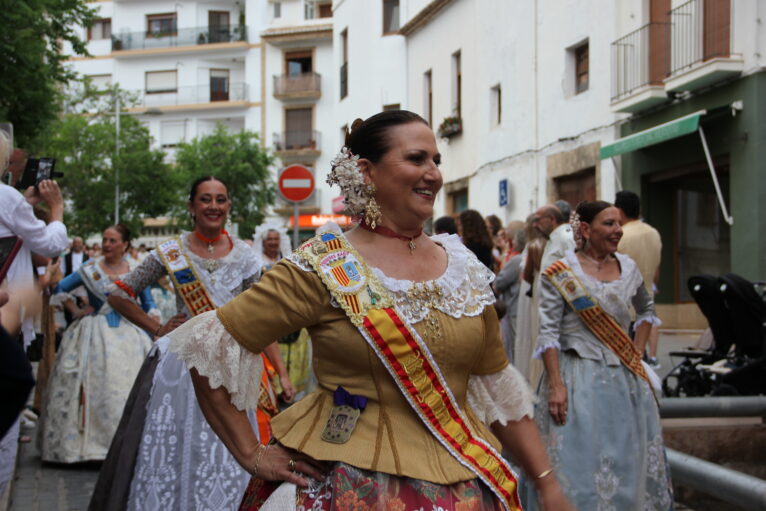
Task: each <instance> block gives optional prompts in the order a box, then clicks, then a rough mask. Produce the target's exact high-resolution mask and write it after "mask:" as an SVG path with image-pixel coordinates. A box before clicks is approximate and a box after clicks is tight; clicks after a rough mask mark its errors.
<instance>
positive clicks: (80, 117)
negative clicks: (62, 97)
mask: <svg viewBox="0 0 766 511" xmlns="http://www.w3.org/2000/svg"><path fill="white" fill-rule="evenodd" d="M118 96H120V97H121V100H122V104H126V105H127V104H130V101H131V98H130V97H129V96H128V95H127V94H126V93H125V92H124V91H120V90H119V89H117V88H116V87H114V88H113V89H112V90H110V91H106V92H104V91H94V90H93V89H92V88H91V87H90V86H89V84H87V83H86V84H85V87H84V88H83V89H82V90H81V91H78V92H75V93H73V94H72V95H71V96H70V97H69V98H68V99H69V104H68V107H67V110H68V111H67V112H66V113H65V114H63V115H62V116H61V118H60V119H58V120H56V121H55V122H54V123H53V124H52V125H51V129H50V135H49V136H48V137H46V143H45V153H44V154H45V155H46V156H52V157H54V158H56V159H57V163H56V170H58V171H61V172H63V173H64V177H62V178H61V179H59V182H60V184H61V187H62V191H63V193H64V197H65V199H66V200H67V208H66V223H67V225H68V226H71V230H72V232H77V233H79V234H82V235H90V234H97V233H100V232H101V230H102V229H103V228H104V227H106V226H107V225H110V224H112V223H114V199H115V197H114V196H115V172H114V171H115V168H116V169H117V170H119V184H120V192H121V193H120V222H121V223H123V224H126V225H127V226H128V227H129V228H130V229H131V231H132V232H133V233H135V234H138V233H139V232H140V229H141V226H142V223H143V221H142V220H143V218H145V217H155V216H161V215H164V214H167V213H168V212H169V211H170V210H171V209H172V206H173V204H175V203H177V202H178V201H179V197H180V196H181V194H182V192H181V190H182V187H181V182H183V181H185V180H184V179H182V178H181V177H180V176H179V175H178V173H177V172H175V171H174V170H173V169H172V168H171V167H170V166H169V165H167V164H165V163H164V162H163V158H164V153H163V152H162V151H160V150H153V149H151V136H150V135H149V131H148V129H147V128H146V127H145V126H144V125H143V124H141V122H140V121H138V120H137V119H135V118H134V117H132V116H131V115H127V114H125V113H123V114H122V115H121V116H120V146H119V155H118V156H116V157H115V146H116V129H115V128H116V127H115V115H114V108H113V105H114V101H115V98H116V97H118Z"/></svg>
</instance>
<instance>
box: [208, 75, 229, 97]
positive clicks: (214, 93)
mask: <svg viewBox="0 0 766 511" xmlns="http://www.w3.org/2000/svg"><path fill="white" fill-rule="evenodd" d="M210 101H211V102H212V101H229V70H228V69H211V70H210Z"/></svg>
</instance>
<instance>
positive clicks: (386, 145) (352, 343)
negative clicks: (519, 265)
mask: <svg viewBox="0 0 766 511" xmlns="http://www.w3.org/2000/svg"><path fill="white" fill-rule="evenodd" d="M346 146H347V148H348V149H346V148H344V150H343V151H342V152H341V154H339V155H338V157H337V158H336V159H335V160H334V162H333V171H332V172H331V178H330V180H331V182H334V183H339V184H340V186H341V192H342V193H343V195H344V196H345V198H346V201H347V205H348V206H349V207H350V208H351V209H352V211H354V212H355V213H357V214H360V215H361V216H362V217H363V221H362V223H361V224H360V226H359V227H357V228H355V229H354V230H352V231H350V232H349V233H347V234H345V235H344V234H343V233H341V232H340V230H339V229H338V228H337V226H334V227H333V226H330V227H329V228H328V229H327V230H326V231H325V232H322V233H321V234H319V235H318V236H316V237H315V238H312V240H310V241H309V242H307V243H305V244H304V245H302V246H301V247H300V248H299V249H298V250H296V252H294V253H293V255H291V256H290V257H289V258H287V259H283V260H282V261H280V262H278V263H277V264H276V265H275V266H274V268H272V269H271V270H269V271H268V272H266V274H265V275H264V276H263V278H262V279H261V281H260V282H259V283H258V284H256V285H254V286H252V287H251V288H250V289H249V290H247V291H246V292H245V293H242V294H241V295H240V296H239V297H237V298H235V299H234V300H232V301H231V302H230V303H228V304H227V305H226V306H224V307H222V308H220V309H218V310H217V311H215V312H208V313H204V314H201V315H199V316H197V317H196V318H194V319H192V320H191V321H189V322H187V323H186V324H185V325H182V326H181V327H180V328H179V329H178V330H176V331H175V332H173V334H171V339H172V340H171V347H170V349H171V351H174V352H177V353H178V354H179V356H180V357H181V358H182V359H183V360H185V361H186V362H187V364H188V365H189V366H190V367H191V368H192V379H193V381H194V384H195V388H196V389H197V392H198V398H199V400H200V405H201V407H202V409H203V411H204V413H205V415H206V417H208V420H209V421H210V422H211V424H212V425H213V429H214V430H215V431H216V433H218V435H219V436H221V438H222V439H223V441H224V443H226V445H227V447H228V448H229V449H230V450H231V452H232V453H233V455H234V456H235V458H236V459H237V461H239V463H240V464H241V465H242V466H243V467H245V468H247V469H248V470H249V471H250V472H251V473H252V474H253V475H254V477H253V480H252V482H251V484H250V486H249V487H248V490H247V492H246V495H245V499H244V500H243V502H242V505H241V507H240V509H242V510H255V509H301V510H303V509H312V510H314V511H320V510H330V509H355V510H367V509H393V510H404V509H408V510H409V509H428V510H431V509H440V510H446V511H457V510H462V509H472V510H473V509H476V510H478V509H484V510H500V509H508V510H518V509H519V505H518V500H517V499H516V485H515V484H514V482H513V480H514V475H513V474H512V471H511V469H510V468H509V467H508V465H507V463H506V462H504V461H503V460H502V458H500V456H499V454H498V451H497V449H499V448H500V444H501V442H502V444H503V445H504V446H506V447H508V448H509V450H510V451H511V452H513V454H514V457H515V458H516V460H517V461H518V462H519V464H520V465H521V466H522V467H523V468H524V469H525V471H526V472H527V473H528V474H530V475H531V477H532V478H534V481H535V483H536V487H537V488H538V490H539V491H540V495H541V499H542V501H543V502H544V504H545V506H546V510H549V511H550V510H556V511H563V510H567V511H568V510H571V509H572V508H571V506H570V505H569V504H568V503H567V502H566V500H565V499H564V497H563V496H562V493H561V491H560V488H559V486H558V483H557V482H556V479H555V478H554V477H550V474H551V470H549V462H548V460H547V457H546V455H545V451H544V448H543V445H542V444H541V442H540V438H539V436H538V433H537V430H536V428H535V426H534V422H533V421H532V420H531V418H530V417H531V413H532V401H531V395H530V392H529V390H528V387H527V385H526V383H525V382H524V380H523V378H522V377H521V376H520V375H519V374H518V372H517V371H515V370H514V369H513V367H512V366H509V365H508V361H507V358H506V356H505V352H504V348H503V343H502V339H501V337H500V331H499V325H498V320H497V315H496V314H495V311H494V308H493V306H492V304H493V302H494V298H493V294H492V291H491V289H490V287H489V284H490V282H491V281H492V278H493V276H492V273H491V272H490V271H489V270H487V268H486V267H485V266H484V265H482V264H481V263H480V262H479V261H478V260H477V259H476V257H475V256H474V255H473V254H472V253H471V252H470V251H469V250H468V249H466V248H465V247H464V246H463V244H462V243H461V242H460V240H459V238H458V237H457V236H449V235H445V236H435V237H433V238H429V237H428V236H426V235H424V234H423V232H422V224H423V222H425V220H426V219H428V218H429V217H430V216H431V215H432V214H433V203H434V199H435V195H436V194H437V192H438V191H439V189H440V188H441V185H442V178H441V173H440V172H439V169H438V164H439V161H440V158H441V156H440V154H439V153H438V150H437V148H436V140H435V138H434V135H433V131H432V130H431V129H430V128H429V127H428V125H427V123H426V122H425V121H424V120H423V119H422V118H421V117H420V116H418V115H416V114H413V113H411V112H404V111H390V112H383V113H381V114H378V115H375V116H373V117H371V118H369V119H367V120H366V121H361V120H358V121H356V122H355V123H354V125H353V127H352V131H351V133H350V134H349V135H348V136H347V140H346ZM264 303H270V304H272V306H271V307H269V308H264V307H263V304H264ZM297 328H306V329H308V331H309V333H310V335H311V341H312V345H313V348H314V349H313V353H314V355H313V359H314V370H315V372H316V375H317V380H318V383H319V386H318V388H317V389H316V390H315V391H314V392H312V393H311V394H309V395H308V396H306V397H305V398H304V399H302V400H301V401H299V402H298V403H296V404H295V405H293V406H292V407H290V408H288V409H287V410H285V411H284V412H282V413H280V414H279V415H277V416H276V417H275V418H274V420H273V421H272V426H273V428H274V436H275V439H276V440H277V441H276V443H274V444H272V445H270V446H267V447H264V446H260V445H258V442H257V439H256V438H255V437H254V435H253V434H252V432H251V431H249V429H248V427H247V418H246V415H245V413H244V411H243V409H246V408H247V406H248V404H249V403H251V402H252V400H253V399H254V396H255V389H256V381H257V379H256V376H255V375H254V374H253V372H254V371H257V369H258V368H257V360H258V359H257V357H254V356H253V352H255V353H257V352H260V351H261V350H262V349H263V347H264V346H267V345H268V344H269V343H270V342H272V341H273V339H276V338H279V337H281V336H282V335H285V334H286V333H289V332H292V331H294V330H296V329H297ZM400 356H401V357H402V358H399V357H400ZM391 357H393V358H396V360H395V361H392V360H391ZM405 382H408V383H405ZM469 389H470V395H469ZM490 427H491V430H490ZM493 433H494V435H497V437H495V436H494V435H493ZM498 438H499V439H500V441H501V442H498ZM474 448H476V449H478V450H473V449H474ZM468 451H472V452H473V454H467V452H468ZM283 481H284V482H285V483H283Z"/></svg>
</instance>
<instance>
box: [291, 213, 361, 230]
mask: <svg viewBox="0 0 766 511" xmlns="http://www.w3.org/2000/svg"><path fill="white" fill-rule="evenodd" d="M294 218H295V217H292V216H291V217H290V223H289V224H288V225H289V227H291V228H292V226H293V225H294V224H295V219H294ZM327 222H335V223H336V224H338V225H340V226H341V227H345V226H347V225H351V217H350V216H348V215H298V228H299V229H317V228H319V227H321V226H323V225H324V224H326V223H327Z"/></svg>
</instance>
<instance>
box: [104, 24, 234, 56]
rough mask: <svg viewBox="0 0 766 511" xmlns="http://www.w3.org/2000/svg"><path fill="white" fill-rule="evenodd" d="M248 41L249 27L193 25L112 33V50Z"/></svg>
mask: <svg viewBox="0 0 766 511" xmlns="http://www.w3.org/2000/svg"><path fill="white" fill-rule="evenodd" d="M235 41H247V27H245V26H222V27H192V28H179V29H177V30H175V31H172V32H125V33H121V34H112V51H121V50H145V49H150V48H171V47H174V46H194V45H198V44H213V43H230V42H235Z"/></svg>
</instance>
